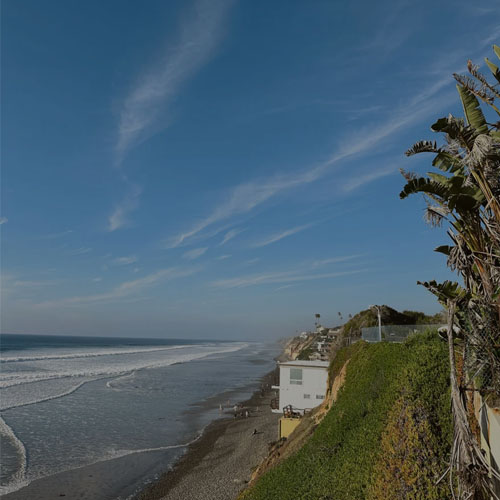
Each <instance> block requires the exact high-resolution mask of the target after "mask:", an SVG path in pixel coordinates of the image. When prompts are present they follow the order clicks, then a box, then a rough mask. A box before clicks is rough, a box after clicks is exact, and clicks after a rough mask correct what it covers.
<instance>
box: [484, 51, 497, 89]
mask: <svg viewBox="0 0 500 500" xmlns="http://www.w3.org/2000/svg"><path fill="white" fill-rule="evenodd" d="M484 60H485V62H486V64H487V65H488V68H490V70H491V72H492V73H493V76H494V77H495V79H496V80H497V82H499V83H500V69H498V66H497V65H496V64H493V63H492V62H491V61H490V60H489V59H488V58H487V57H485V58H484Z"/></svg>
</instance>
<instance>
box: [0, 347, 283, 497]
mask: <svg viewBox="0 0 500 500" xmlns="http://www.w3.org/2000/svg"><path fill="white" fill-rule="evenodd" d="M274 359H275V360H276V359H281V355H280V356H278V357H276V358H274ZM275 371H276V368H275V369H273V370H271V371H270V372H268V373H267V374H265V375H263V376H261V377H260V378H258V379H254V380H253V381H252V382H251V383H250V382H249V383H248V385H247V386H243V387H239V388H234V389H229V390H226V391H223V392H222V393H219V394H218V395H214V396H212V397H210V398H208V399H207V400H203V401H200V402H199V403H195V404H193V405H192V406H190V407H188V408H187V409H186V410H185V411H184V414H183V415H184V416H183V418H185V419H189V420H190V419H195V420H196V419H197V418H199V416H200V415H205V418H207V417H208V418H209V421H208V422H207V423H206V424H205V425H203V426H201V427H198V430H197V432H196V434H195V435H193V440H192V441H190V443H186V445H182V444H175V445H173V446H166V447H159V448H158V449H147V450H137V451H135V450H134V451H132V452H131V453H127V454H126V455H124V456H118V457H112V458H105V459H104V460H99V461H97V462H94V463H92V464H88V465H83V466H82V467H77V468H75V469H68V470H65V471H61V472H57V473H55V474H52V475H49V476H45V477H42V478H38V479H34V480H33V481H30V482H27V483H25V484H24V485H22V486H21V487H20V488H19V489H17V488H16V489H15V490H14V491H10V492H8V493H7V492H5V493H3V494H2V498H6V500H7V498H8V499H9V500H25V499H27V498H31V499H33V500H35V499H36V500H53V499H54V498H56V497H66V498H76V497H77V498H80V499H81V500H95V499H97V498H99V499H101V500H124V499H128V500H130V499H132V498H142V497H141V495H143V494H144V492H146V491H149V489H150V488H151V487H153V486H154V485H156V484H157V483H158V482H159V481H162V480H163V479H164V477H165V476H166V475H168V474H169V473H170V472H171V471H172V470H177V469H178V465H179V464H181V463H183V461H184V459H187V460H188V461H191V460H196V458H195V457H200V459H199V460H198V462H196V463H199V461H200V460H202V458H203V457H204V456H205V455H206V454H207V453H208V452H209V451H210V449H212V448H213V446H214V445H215V443H216V441H217V439H218V437H219V436H220V435H221V434H224V432H225V429H226V427H227V426H228V425H229V424H232V423H236V422H243V421H246V422H247V423H248V422H249V421H252V423H253V422H257V421H258V420H259V418H258V417H260V415H261V414H262V413H263V410H264V408H265V409H266V410H268V411H269V413H270V408H269V405H268V404H267V405H266V403H265V402H264V400H263V399H262V398H263V397H264V398H265V396H266V395H267V390H265V391H264V393H265V394H264V396H262V395H261V389H259V387H260V388H262V387H265V388H266V389H269V388H270V385H271V384H272V377H273V373H274V372H275ZM252 391H253V392H252ZM249 396H250V397H249ZM226 398H227V401H229V400H230V401H231V403H232V404H233V403H234V402H238V401H244V402H243V403H239V404H240V405H246V406H248V407H249V412H250V413H251V418H248V419H245V418H238V419H235V418H234V417H233V411H232V407H231V408H229V407H226V408H224V412H222V413H219V403H220V402H221V401H226ZM257 407H259V412H257V411H256V408H257ZM210 414H212V416H211V417H210V416H209V415H210ZM256 417H257V418H256ZM200 423H201V422H200ZM250 425H252V424H250ZM273 428H274V429H276V427H273ZM252 430H253V428H252ZM193 450H197V452H196V455H193V453H194V451H193ZM165 453H169V454H170V455H171V457H172V458H171V459H168V458H167V460H168V463H165ZM266 454H267V447H266ZM188 457H190V458H188ZM259 462H260V460H259ZM195 465H196V464H195V463H194V462H193V466H192V467H190V469H192V468H193V467H194V466H195ZM183 470H185V471H187V469H183ZM124 475H125V477H127V478H128V479H129V480H128V481H127V482H126V483H124V482H123V477H124ZM148 477H149V478H151V479H147V478H148ZM176 477H177V478H179V479H180V478H181V475H180V474H179V472H176ZM158 478H159V479H158ZM171 479H173V477H172V476H169V478H168V481H169V482H170V481H171ZM140 484H142V486H139V485H140ZM172 486H173V485H172ZM158 498H159V497H158ZM186 498H190V497H189V496H188V497H186ZM193 498H194V497H193ZM216 498H219V497H216ZM204 500H206V497H204Z"/></svg>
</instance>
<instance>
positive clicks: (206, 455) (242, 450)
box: [138, 372, 280, 500]
mask: <svg viewBox="0 0 500 500" xmlns="http://www.w3.org/2000/svg"><path fill="white" fill-rule="evenodd" d="M274 373H275V372H271V373H270V374H268V375H267V376H266V377H264V379H263V382H262V383H263V387H264V388H265V389H264V390H263V391H257V392H255V393H254V395H253V396H252V398H250V399H249V400H248V401H246V402H244V403H242V406H243V408H242V411H243V413H244V411H245V409H248V412H249V416H248V417H245V416H243V417H237V418H235V417H234V415H233V411H232V409H226V411H225V415H227V416H226V417H225V418H222V419H219V420H216V421H215V422H212V423H211V424H210V425H209V426H208V427H207V428H206V429H205V432H204V433H203V435H202V437H201V438H200V439H199V440H198V441H196V442H195V443H193V444H192V445H191V446H190V447H189V449H188V451H187V452H186V454H185V455H184V456H183V457H182V458H181V459H180V461H179V462H178V463H177V464H176V465H175V466H174V468H173V470H171V471H169V472H167V473H165V474H164V475H163V476H162V477H161V478H160V479H159V480H158V481H157V482H156V483H154V484H153V485H152V486H150V487H149V488H147V489H146V490H145V491H144V492H142V494H141V495H140V496H139V497H138V500H159V499H165V500H174V499H175V500H197V499H200V500H212V499H213V500H226V499H227V500H229V499H234V498H235V497H236V496H237V495H238V493H239V492H240V491H241V490H242V489H244V488H245V486H246V484H247V482H248V481H249V479H250V477H251V475H252V472H253V470H254V469H255V468H256V467H257V466H258V465H259V463H260V462H261V461H262V460H263V459H264V458H265V457H266V456H267V454H268V450H269V443H271V442H273V441H276V440H277V438H278V420H279V417H280V415H279V414H276V413H271V408H270V402H271V399H272V397H274V391H272V390H271V389H270V386H271V383H272V379H273V377H274ZM255 430H256V431H257V432H256V433H255Z"/></svg>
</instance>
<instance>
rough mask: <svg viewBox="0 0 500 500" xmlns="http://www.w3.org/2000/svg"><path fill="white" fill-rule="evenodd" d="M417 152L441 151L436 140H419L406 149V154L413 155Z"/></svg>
mask: <svg viewBox="0 0 500 500" xmlns="http://www.w3.org/2000/svg"><path fill="white" fill-rule="evenodd" d="M417 153H439V149H438V147H437V144H436V141H419V142H417V143H415V144H414V145H413V146H412V147H411V148H410V149H409V150H408V151H406V153H405V155H406V156H413V155H416V154H417Z"/></svg>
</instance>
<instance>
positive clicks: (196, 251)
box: [182, 247, 208, 260]
mask: <svg viewBox="0 0 500 500" xmlns="http://www.w3.org/2000/svg"><path fill="white" fill-rule="evenodd" d="M207 250H208V247H203V248H193V250H188V251H187V252H184V253H183V254H182V257H183V258H184V259H187V260H194V259H198V258H199V257H201V256H202V255H203V254H204V253H205V252H206V251H207Z"/></svg>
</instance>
